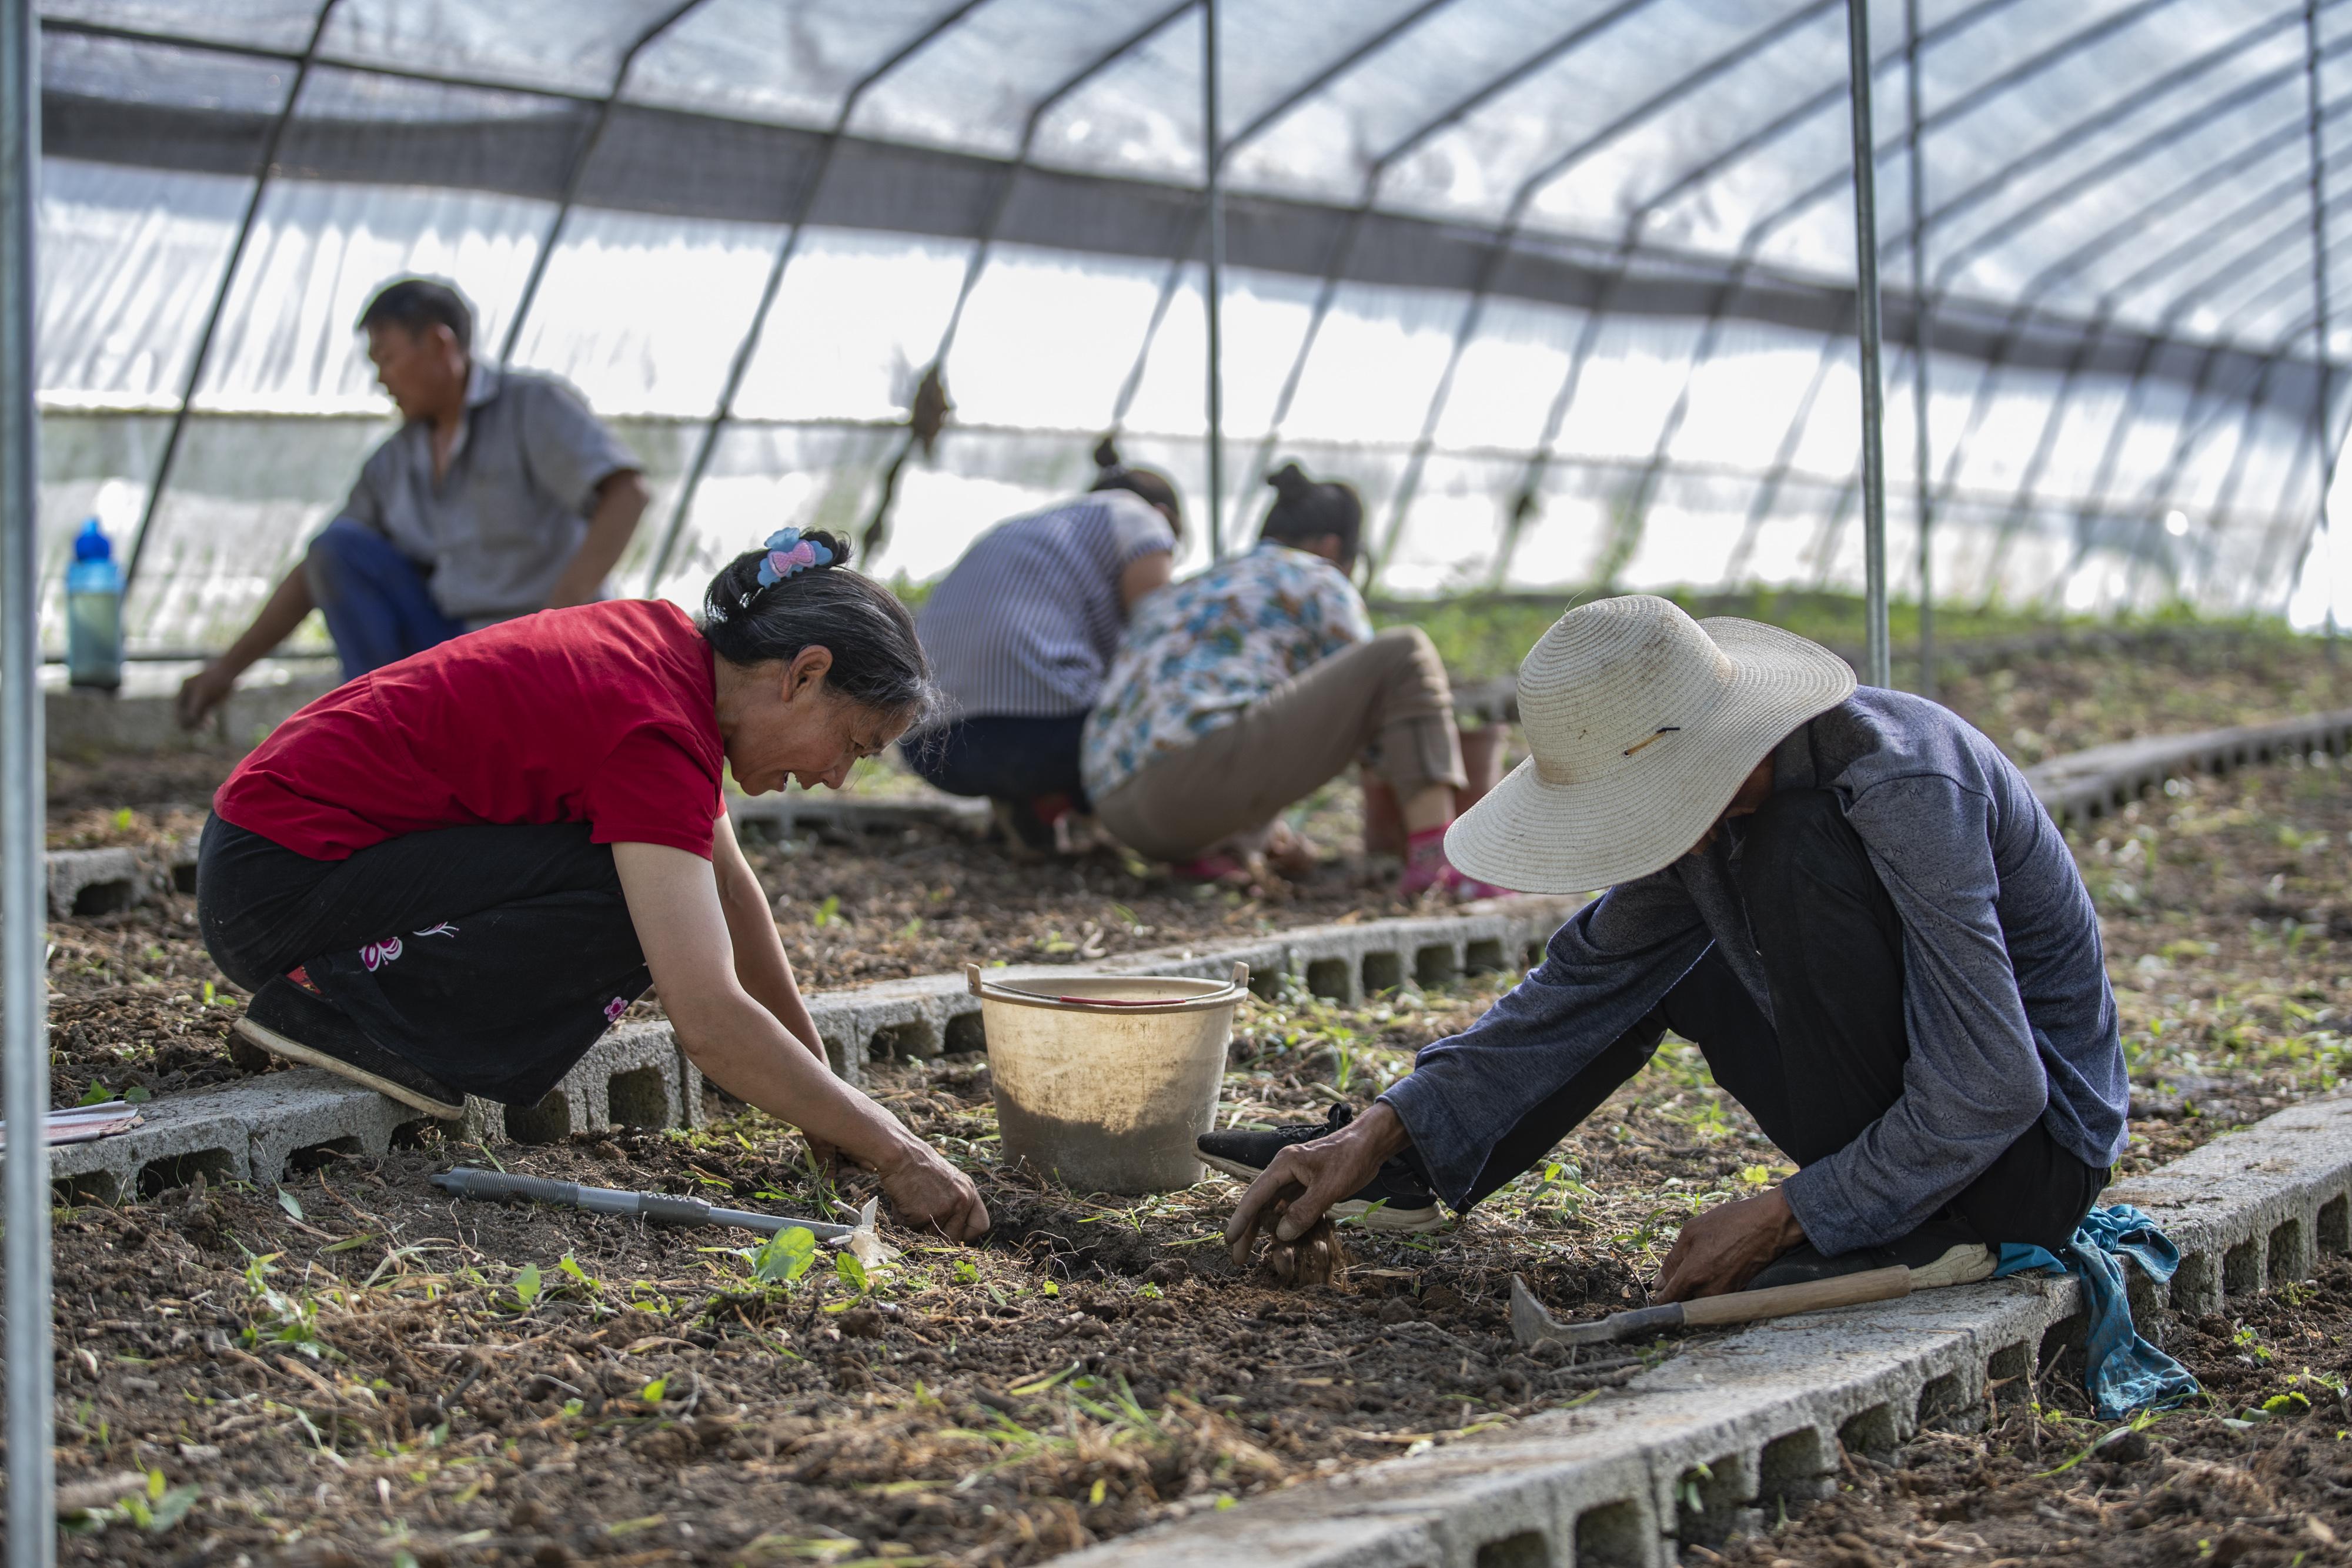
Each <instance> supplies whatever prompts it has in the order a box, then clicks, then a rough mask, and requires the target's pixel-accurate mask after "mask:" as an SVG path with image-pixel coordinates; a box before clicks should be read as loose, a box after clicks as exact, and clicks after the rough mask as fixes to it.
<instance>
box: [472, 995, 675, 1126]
mask: <svg viewBox="0 0 2352 1568" xmlns="http://www.w3.org/2000/svg"><path fill="white" fill-rule="evenodd" d="M470 1109H471V1106H470V1105H469V1106H468V1110H469V1111H470ZM692 1114H693V1110H692V1107H691V1106H690V1104H689V1103H688V1097H687V1092H686V1077H685V1072H684V1061H683V1057H682V1055H681V1053H680V1052H679V1051H678V1049H677V1039H676V1037H675V1036H674V1035H673V1034H672V1033H671V1031H670V1027H669V1025H668V1024H667V1023H662V1022H643V1023H625V1024H622V1025H619V1026H618V1027H616V1028H614V1029H613V1030H609V1031H608V1032H607V1033H606V1034H605V1035H604V1038H603V1039H601V1040H598V1041H597V1042H596V1043H595V1044H594V1045H593V1046H590V1047H589V1048H588V1054H587V1055H585V1056H583V1057H582V1058H581V1059H580V1060H579V1061H577V1062H575V1063H574V1064H573V1065H572V1071H569V1072H567V1073H565V1074H564V1075H563V1077H562V1079H561V1080H559V1081H558V1082H557V1083H556V1085H555V1087H554V1088H553V1089H551V1090H549V1091H548V1092H547V1096H546V1098H545V1099H543V1100H541V1102H540V1103H538V1104H536V1105H530V1106H516V1105H509V1106H506V1107H504V1113H503V1116H502V1117H501V1120H502V1121H503V1123H504V1131H505V1133H506V1135H507V1136H508V1137H509V1138H512V1139H513V1140H514V1141H515V1142H517V1143H524V1144H552V1143H557V1142H560V1141H562V1139H564V1138H567V1137H570V1136H571V1135H572V1134H574V1133H595V1132H603V1131H604V1130H605V1129H606V1128H609V1127H614V1126H628V1127H684V1126H691V1125H693V1122H692V1120H691V1117H692Z"/></svg>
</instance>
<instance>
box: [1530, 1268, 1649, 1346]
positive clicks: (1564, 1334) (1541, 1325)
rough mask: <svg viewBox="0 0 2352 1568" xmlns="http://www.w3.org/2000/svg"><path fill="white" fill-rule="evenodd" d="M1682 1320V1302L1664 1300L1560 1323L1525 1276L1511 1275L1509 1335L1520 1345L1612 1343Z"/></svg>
mask: <svg viewBox="0 0 2352 1568" xmlns="http://www.w3.org/2000/svg"><path fill="white" fill-rule="evenodd" d="M1682 1322H1683V1308H1682V1304H1681V1303H1680V1302H1668V1303H1667V1304H1666V1305H1664V1306H1659V1307H1637V1308H1634V1309H1633V1311H1631V1312H1612V1313H1611V1314H1610V1315H1609V1316H1607V1317H1605V1318H1598V1319H1595V1320H1594V1321H1593V1322H1589V1323H1563V1322H1559V1321H1558V1320H1557V1319H1555V1318H1554V1317H1553V1316H1552V1315H1551V1313H1550V1312H1547V1311H1545V1310H1544V1304H1543V1303H1542V1302H1541V1301H1537V1300H1536V1298H1535V1292H1533V1291H1529V1290H1528V1282H1527V1281H1525V1280H1522V1279H1520V1278H1519V1277H1518V1276H1517V1274H1514V1275H1512V1276H1511V1337H1512V1338H1513V1339H1515V1340H1517V1341H1518V1343H1519V1344H1520V1345H1521V1347H1522V1348H1531V1347H1533V1346H1536V1345H1539V1344H1568V1345H1577V1344H1613V1343H1616V1342H1617V1341H1619V1340H1622V1339H1628V1338H1632V1337H1633V1336H1635V1335H1638V1334H1650V1333H1660V1332H1662V1331H1664V1330H1666V1329H1671V1328H1678V1327H1680V1326H1681V1325H1682Z"/></svg>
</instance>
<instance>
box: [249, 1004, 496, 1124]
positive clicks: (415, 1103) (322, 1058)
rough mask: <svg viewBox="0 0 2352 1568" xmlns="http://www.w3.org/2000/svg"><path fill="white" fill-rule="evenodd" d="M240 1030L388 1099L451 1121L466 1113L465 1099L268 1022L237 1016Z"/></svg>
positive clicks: (261, 1044) (256, 1041) (275, 1050)
mask: <svg viewBox="0 0 2352 1568" xmlns="http://www.w3.org/2000/svg"><path fill="white" fill-rule="evenodd" d="M236 1032H237V1033H239V1034H241V1035H243V1036H244V1037H245V1038H246V1039H247V1040H251V1041H252V1042H253V1043H254V1044H256V1045H257V1046H259V1047H260V1048H261V1049H262V1050H264V1051H268V1052H269V1054H270V1055H272V1056H278V1057H283V1058H285V1059H286V1060H287V1061H299V1062H300V1063H301V1064H302V1065H303V1066H305V1067H323V1068H325V1069H326V1070H327V1071H330V1072H331V1073H333V1074H334V1075H335V1076H336V1077H338V1078H345V1079H349V1080H350V1081H351V1082H353V1083H358V1084H363V1085H365V1086H366V1087H367V1088H370V1089H373V1090H374V1091H375V1092H377V1093H379V1094H381V1095H383V1097H384V1098H386V1099H387V1100H397V1101H399V1102H400V1103H402V1104H404V1105H406V1106H409V1107H410V1108H412V1109H414V1110H418V1111H422V1112H424V1113H425V1114H426V1115H428V1116H438V1117H439V1118H441V1119H442V1120H443V1121H445V1122H451V1121H455V1120H457V1118H458V1117H460V1116H463V1115H464V1114H465V1113H466V1107H465V1105H464V1104H463V1103H452V1102H450V1101H446V1100H436V1099H435V1098H434V1097H433V1096H432V1095H430V1094H427V1093H425V1092H423V1091H422V1090H416V1089H411V1088H409V1087H408V1086H407V1085H406V1084H404V1083H395V1082H393V1081H392V1080H391V1079H389V1078H385V1077H382V1076H380V1075H379V1074H376V1073H373V1072H370V1071H368V1070H367V1069H365V1068H363V1067H354V1066H352V1064H351V1063H350V1062H348V1061H343V1060H342V1059H341V1057H335V1056H330V1055H328V1054H327V1053H326V1052H325V1051H315V1050H313V1049H311V1048H310V1046H307V1045H304V1044H303V1043H302V1042H301V1041H300V1040H289V1039H288V1038H287V1037H286V1036H284V1035H282V1034H279V1033H278V1031H277V1030H274V1029H271V1028H269V1027H268V1025H266V1024H257V1023H256V1022H254V1021H253V1020H252V1019H249V1018H241V1019H237V1020H236Z"/></svg>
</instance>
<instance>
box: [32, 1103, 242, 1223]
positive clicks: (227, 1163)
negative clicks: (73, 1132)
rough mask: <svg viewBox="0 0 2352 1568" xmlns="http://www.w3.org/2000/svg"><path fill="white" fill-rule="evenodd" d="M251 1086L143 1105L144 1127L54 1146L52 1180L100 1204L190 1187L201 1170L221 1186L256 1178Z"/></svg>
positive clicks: (83, 1197)
mask: <svg viewBox="0 0 2352 1568" xmlns="http://www.w3.org/2000/svg"><path fill="white" fill-rule="evenodd" d="M245 1092H246V1086H245V1085H243V1084H238V1085H236V1086H234V1087H232V1088H227V1089H212V1090H200V1091H198V1092H195V1093H194V1094H180V1095H173V1096H172V1097H171V1098H169V1099H163V1100H153V1101H150V1102H149V1103H146V1104H144V1105H142V1106H141V1107H140V1108H139V1109H140V1115H141V1117H142V1121H141V1123H140V1124H139V1125H138V1126H136V1127H133V1128H131V1130H130V1131H129V1132H126V1133H117V1134H115V1135H114V1136H112V1137H110V1138H100V1139H99V1140H98V1141H97V1142H95V1143H89V1144H66V1145H59V1146H57V1147H53V1148H51V1149H50V1150H49V1179H50V1180H51V1181H52V1182H53V1183H56V1184H57V1185H58V1186H60V1187H61V1188H63V1189H64V1190H65V1191H66V1192H68V1193H69V1194H71V1195H73V1196H74V1197H78V1198H79V1199H82V1200H84V1201H88V1202H94V1203H108V1204H118V1203H130V1202H133V1201H135V1200H137V1199H138V1198H141V1197H152V1196H153V1195H154V1194H155V1193H157V1192H162V1191H168V1190H169V1189H171V1188H173V1187H175V1186H186V1185H187V1183H188V1180H189V1179H190V1178H191V1177H192V1176H194V1175H195V1174H196V1173H197V1172H199V1171H201V1172H203V1173H204V1176H205V1180H206V1181H207V1182H209V1183H212V1184H214V1185H215V1186H217V1185H218V1184H220V1183H222V1182H225V1181H250V1180H252V1179H253V1151H252V1146H251V1145H252V1137H251V1132H250V1129H251V1126H252V1120H251V1117H250V1116H249V1115H248V1114H247V1113H246V1112H245V1110H244V1109H243V1106H244V1101H245Z"/></svg>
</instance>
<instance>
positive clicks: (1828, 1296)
mask: <svg viewBox="0 0 2352 1568" xmlns="http://www.w3.org/2000/svg"><path fill="white" fill-rule="evenodd" d="M1910 1293H1911V1270H1908V1269H1904V1268H1893V1269H1872V1270H1868V1271H1866V1272H1864V1273H1860V1274H1840V1275H1838V1276H1837V1277H1836V1278H1835V1279H1831V1280H1808V1281H1805V1282H1804V1283H1803V1284H1801V1285H1773V1286H1769V1287H1768V1288H1766V1289H1764V1290H1761V1291H1728V1292H1727V1293H1725V1294H1723V1295H1720V1296H1701V1297H1700V1298H1699V1299H1698V1300H1696V1301H1685V1302H1684V1303H1683V1322H1685V1323H1688V1324H1690V1325H1691V1326H1693V1327H1695V1328H1696V1327H1700V1326H1703V1325H1706V1324H1709V1323H1752V1322H1759V1320H1761V1319H1764V1318H1785V1317H1788V1316H1790V1315H1791V1314H1793V1313H1796V1312H1822V1311H1825V1310H1826V1309H1828V1308H1831V1307H1851V1306H1855V1305H1858V1304H1859V1303H1861V1302H1864V1301H1894V1300H1895V1298H1897V1297H1899V1296H1907V1295H1909V1294H1910Z"/></svg>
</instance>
